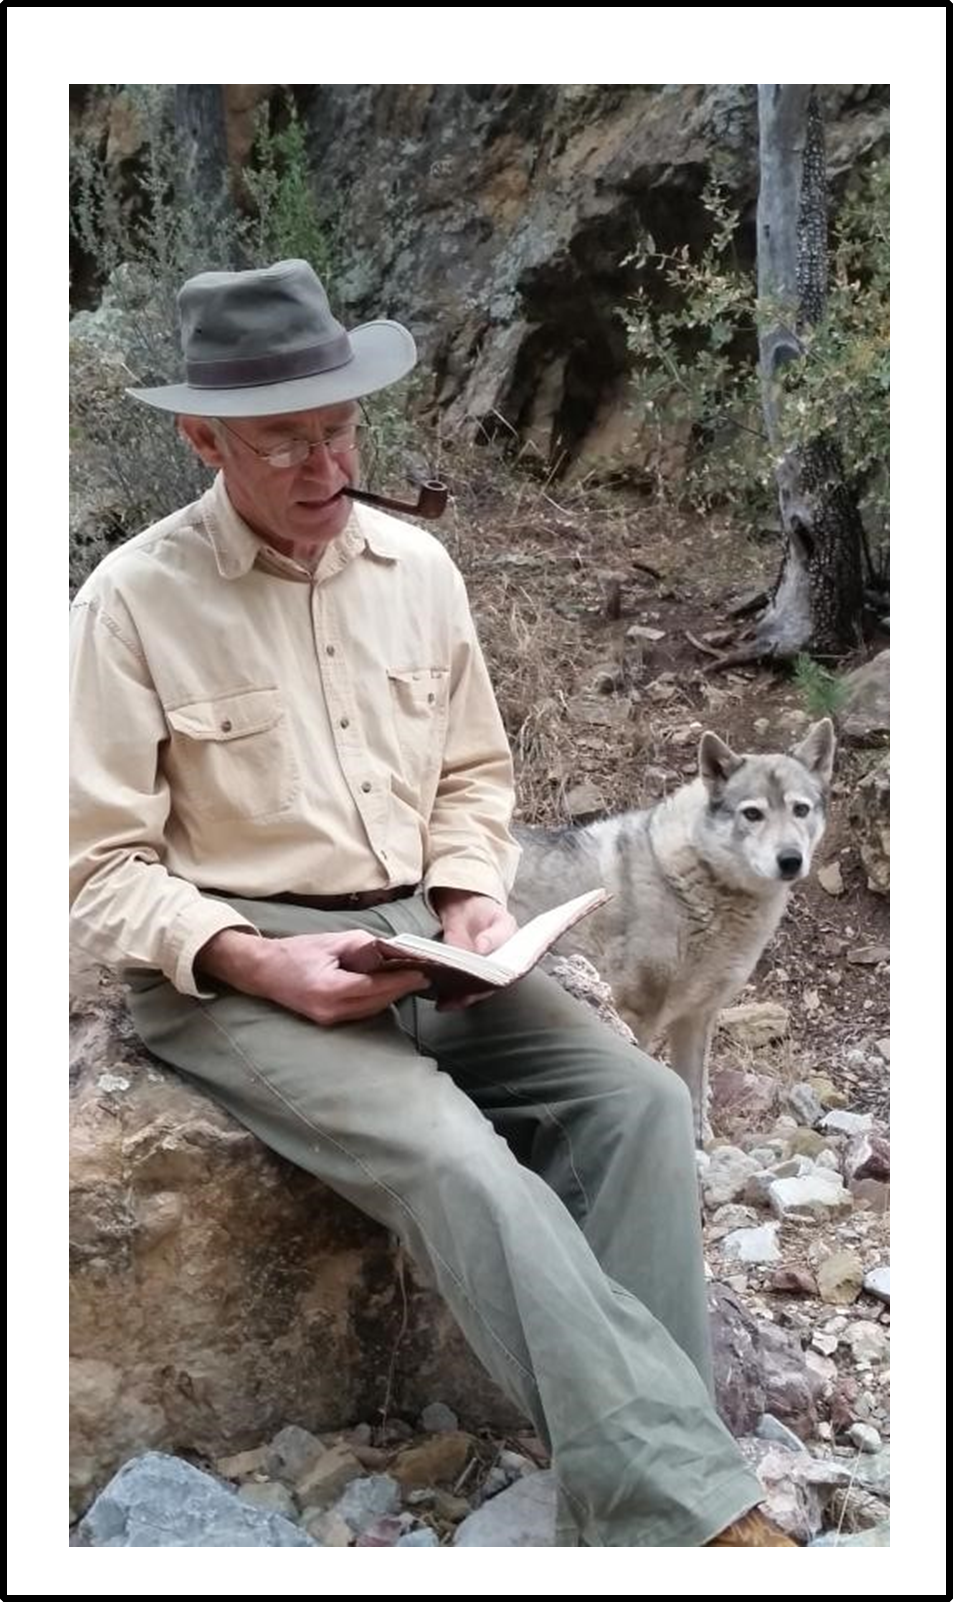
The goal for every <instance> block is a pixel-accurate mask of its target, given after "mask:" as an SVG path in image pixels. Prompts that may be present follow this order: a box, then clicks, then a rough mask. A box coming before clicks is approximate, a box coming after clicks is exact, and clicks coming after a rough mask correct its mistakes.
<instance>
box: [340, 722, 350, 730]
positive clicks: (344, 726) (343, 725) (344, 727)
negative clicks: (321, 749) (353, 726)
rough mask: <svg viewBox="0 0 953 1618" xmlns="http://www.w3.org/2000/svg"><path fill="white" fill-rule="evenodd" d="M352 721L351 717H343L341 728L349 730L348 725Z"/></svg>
mask: <svg viewBox="0 0 953 1618" xmlns="http://www.w3.org/2000/svg"><path fill="white" fill-rule="evenodd" d="M350 723H351V721H350V719H342V720H341V729H342V730H347V727H348V725H349V724H350Z"/></svg>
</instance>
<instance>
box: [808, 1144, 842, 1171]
mask: <svg viewBox="0 0 953 1618" xmlns="http://www.w3.org/2000/svg"><path fill="white" fill-rule="evenodd" d="M814 1162H815V1163H816V1165H817V1167H818V1168H819V1169H831V1170H832V1171H833V1172H834V1173H835V1174H837V1173H838V1171H839V1167H840V1165H839V1164H838V1161H837V1153H836V1152H832V1151H831V1149H830V1147H829V1146H825V1148H824V1150H823V1151H822V1152H818V1154H817V1156H816V1158H815V1159H814Z"/></svg>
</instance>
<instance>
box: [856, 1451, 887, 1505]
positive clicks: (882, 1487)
mask: <svg viewBox="0 0 953 1618" xmlns="http://www.w3.org/2000/svg"><path fill="white" fill-rule="evenodd" d="M854 1477H855V1479H856V1480H857V1482H858V1483H860V1484H861V1486H862V1487H863V1488H865V1489H869V1491H870V1493H871V1494H875V1495H877V1496H878V1497H879V1498H880V1499H881V1500H889V1499H890V1445H889V1444H885V1445H884V1447H883V1449H880V1450H878V1451H877V1452H876V1454H874V1455H864V1456H862V1457H861V1458H860V1459H859V1460H858V1461H856V1462H855V1463H854Z"/></svg>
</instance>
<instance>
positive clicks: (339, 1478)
mask: <svg viewBox="0 0 953 1618" xmlns="http://www.w3.org/2000/svg"><path fill="white" fill-rule="evenodd" d="M363 1475H364V1472H363V1468H362V1466H361V1463H360V1461H358V1460H357V1458H356V1456H355V1455H353V1454H352V1453H351V1451H350V1450H349V1449H346V1448H345V1447H344V1445H343V1444H340V1445H335V1446H334V1448H333V1449H329V1450H326V1451H325V1453H324V1454H323V1455H322V1456H321V1457H320V1459H319V1460H317V1461H315V1463H314V1465H313V1466H312V1467H311V1469H310V1470H309V1471H308V1472H306V1473H305V1475H304V1477H303V1478H300V1479H299V1481H298V1482H297V1483H296V1484H295V1486H294V1490H295V1494H296V1495H297V1497H298V1501H299V1504H300V1505H301V1506H329V1505H330V1504H331V1503H332V1501H334V1500H336V1499H337V1497H338V1495H339V1494H340V1492H341V1490H342V1489H343V1488H344V1487H345V1486H346V1485H348V1484H350V1483H352V1482H353V1481H354V1479H355V1478H362V1477H363Z"/></svg>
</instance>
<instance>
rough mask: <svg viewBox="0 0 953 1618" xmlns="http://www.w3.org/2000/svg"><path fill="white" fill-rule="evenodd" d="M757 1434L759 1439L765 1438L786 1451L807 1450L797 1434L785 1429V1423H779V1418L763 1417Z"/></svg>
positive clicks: (756, 1431) (787, 1428) (757, 1428)
mask: <svg viewBox="0 0 953 1618" xmlns="http://www.w3.org/2000/svg"><path fill="white" fill-rule="evenodd" d="M755 1433H756V1435H757V1436H758V1438H764V1439H766V1440H767V1442H768V1443H770V1444H780V1445H782V1447H783V1448H784V1449H791V1450H806V1449H807V1445H806V1444H805V1443H804V1441H803V1440H802V1439H800V1438H798V1436H797V1433H792V1431H791V1429H790V1427H785V1425H784V1422H783V1421H778V1418H777V1416H771V1415H764V1416H762V1417H761V1420H760V1421H759V1422H758V1425H757V1427H756V1428H755Z"/></svg>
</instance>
